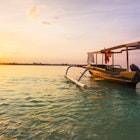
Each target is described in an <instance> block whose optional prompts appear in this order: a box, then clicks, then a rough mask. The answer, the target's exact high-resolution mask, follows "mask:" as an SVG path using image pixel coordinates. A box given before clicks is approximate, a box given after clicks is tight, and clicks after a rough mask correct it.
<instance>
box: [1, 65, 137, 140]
mask: <svg viewBox="0 0 140 140" xmlns="http://www.w3.org/2000/svg"><path fill="white" fill-rule="evenodd" d="M66 68H67V67H63V66H57V67H56V66H0V78H1V80H0V140H125V139H126V140H139V139H140V92H139V91H136V90H135V89H131V88H126V87H124V86H121V85H116V84H114V83H109V82H105V81H92V80H91V78H90V77H89V75H88V74H87V75H86V76H85V77H84V78H83V82H86V83H87V84H88V86H89V88H88V89H82V88H79V87H77V86H76V85H74V84H73V83H71V82H69V81H67V80H66V79H65V78H64V73H65V70H66ZM79 72H80V71H79V70H78V71H76V70H74V71H71V73H72V74H73V76H76V75H77V73H79Z"/></svg>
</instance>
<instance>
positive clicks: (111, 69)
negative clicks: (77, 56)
mask: <svg viewBox="0 0 140 140" xmlns="http://www.w3.org/2000/svg"><path fill="white" fill-rule="evenodd" d="M139 49H140V41H138V42H133V43H129V44H123V45H119V46H115V47H111V48H107V49H103V50H100V51H95V52H89V53H88V60H87V62H88V64H87V65H86V66H77V65H72V66H69V67H68V68H67V70H66V74H65V77H66V78H67V79H69V80H71V81H72V82H74V83H75V84H77V85H79V86H81V87H85V88H86V87H87V85H85V84H83V83H81V82H80V80H81V78H82V77H83V75H84V74H85V73H86V72H87V71H89V73H90V74H91V76H92V77H93V79H94V80H96V79H100V80H109V81H114V82H117V83H121V84H122V83H123V84H125V85H131V86H133V87H136V88H140V69H139V67H138V66H136V65H135V64H131V65H130V66H129V59H131V58H129V51H133V50H135V51H138V50H139ZM122 52H126V60H125V61H126V68H122V67H121V66H120V65H115V64H114V57H115V54H118V53H122ZM98 54H102V55H100V56H101V57H102V64H98ZM94 56H95V58H96V59H95V62H94ZM111 57H112V64H111V65H108V64H107V63H108V62H109V59H110V58H111ZM104 60H105V64H104ZM72 67H82V68H84V69H85V70H84V71H83V73H82V74H81V75H80V77H79V78H78V79H77V80H75V79H73V78H71V77H69V76H68V71H69V69H70V68H72ZM129 67H130V68H129Z"/></svg>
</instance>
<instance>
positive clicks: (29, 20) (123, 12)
mask: <svg viewBox="0 0 140 140" xmlns="http://www.w3.org/2000/svg"><path fill="white" fill-rule="evenodd" d="M139 5H140V1H139V0H133V1H132V0H123V1H122V0H98V1H97V0H24V1H23V0H4V1H3V2H2V3H1V5H0V22H1V24H0V38H1V41H0V61H1V62H21V63H23V62H26V63H32V62H41V63H86V59H87V52H89V51H97V50H100V49H103V48H107V47H112V46H116V45H120V44H125V43H129V42H135V41H139V40H140V32H139V28H140V27H139V25H140V8H139Z"/></svg>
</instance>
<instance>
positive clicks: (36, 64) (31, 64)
mask: <svg viewBox="0 0 140 140" xmlns="http://www.w3.org/2000/svg"><path fill="white" fill-rule="evenodd" d="M0 65H27V66H70V65H80V66H83V65H86V64H63V63H62V64H45V63H0Z"/></svg>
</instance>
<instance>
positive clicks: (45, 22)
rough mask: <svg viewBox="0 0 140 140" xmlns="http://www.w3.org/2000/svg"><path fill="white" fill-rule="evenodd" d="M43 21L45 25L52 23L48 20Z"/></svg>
mask: <svg viewBox="0 0 140 140" xmlns="http://www.w3.org/2000/svg"><path fill="white" fill-rule="evenodd" d="M41 23H42V24H44V25H51V24H52V23H51V22H48V21H42V22H41Z"/></svg>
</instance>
